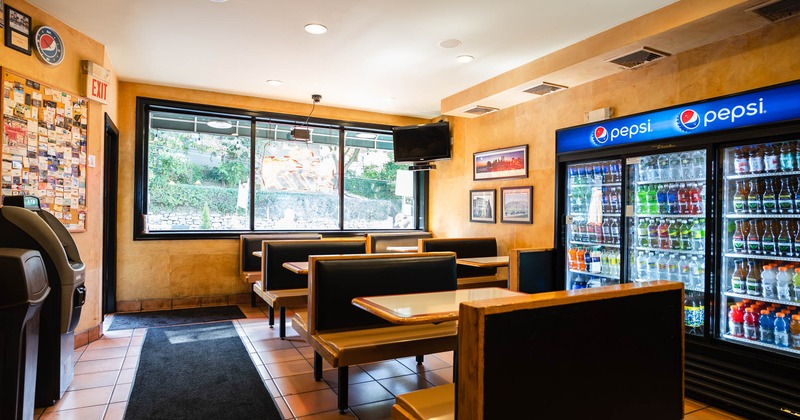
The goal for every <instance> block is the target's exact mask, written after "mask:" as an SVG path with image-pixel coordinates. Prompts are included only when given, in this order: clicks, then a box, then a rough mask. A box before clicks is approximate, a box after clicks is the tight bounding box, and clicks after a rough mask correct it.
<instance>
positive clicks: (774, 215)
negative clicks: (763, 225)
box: [724, 213, 800, 219]
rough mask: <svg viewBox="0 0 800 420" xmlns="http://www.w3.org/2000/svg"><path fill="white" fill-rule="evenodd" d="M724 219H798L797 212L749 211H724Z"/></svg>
mask: <svg viewBox="0 0 800 420" xmlns="http://www.w3.org/2000/svg"><path fill="white" fill-rule="evenodd" d="M724 217H725V218H726V219H800V214H798V213H771V214H750V213H726V214H725V215H724Z"/></svg>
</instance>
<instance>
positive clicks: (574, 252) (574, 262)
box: [568, 246, 578, 270]
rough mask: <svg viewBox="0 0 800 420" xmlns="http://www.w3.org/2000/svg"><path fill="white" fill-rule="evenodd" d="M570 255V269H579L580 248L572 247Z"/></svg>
mask: <svg viewBox="0 0 800 420" xmlns="http://www.w3.org/2000/svg"><path fill="white" fill-rule="evenodd" d="M568 255H569V268H570V269H572V270H577V269H578V248H577V247H574V246H573V247H570V248H569V251H568Z"/></svg>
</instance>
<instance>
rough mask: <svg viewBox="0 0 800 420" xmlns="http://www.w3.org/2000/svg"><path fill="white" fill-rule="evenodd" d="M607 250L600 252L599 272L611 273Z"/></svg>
mask: <svg viewBox="0 0 800 420" xmlns="http://www.w3.org/2000/svg"><path fill="white" fill-rule="evenodd" d="M608 255H609V253H608V252H602V253H600V272H601V273H603V274H611V265H610V263H609V258H608Z"/></svg>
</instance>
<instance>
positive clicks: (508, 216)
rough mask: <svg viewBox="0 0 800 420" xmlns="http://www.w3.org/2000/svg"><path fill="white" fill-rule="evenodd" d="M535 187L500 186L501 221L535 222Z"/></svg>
mask: <svg viewBox="0 0 800 420" xmlns="http://www.w3.org/2000/svg"><path fill="white" fill-rule="evenodd" d="M532 209H533V187H511V188H500V223H533V214H532Z"/></svg>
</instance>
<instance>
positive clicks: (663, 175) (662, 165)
mask: <svg viewBox="0 0 800 420" xmlns="http://www.w3.org/2000/svg"><path fill="white" fill-rule="evenodd" d="M657 161H658V174H659V179H660V180H662V181H668V180H670V179H671V178H670V171H669V156H667V155H664V154H661V155H658V160H657Z"/></svg>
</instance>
